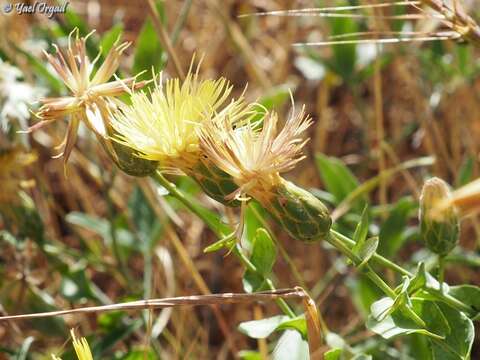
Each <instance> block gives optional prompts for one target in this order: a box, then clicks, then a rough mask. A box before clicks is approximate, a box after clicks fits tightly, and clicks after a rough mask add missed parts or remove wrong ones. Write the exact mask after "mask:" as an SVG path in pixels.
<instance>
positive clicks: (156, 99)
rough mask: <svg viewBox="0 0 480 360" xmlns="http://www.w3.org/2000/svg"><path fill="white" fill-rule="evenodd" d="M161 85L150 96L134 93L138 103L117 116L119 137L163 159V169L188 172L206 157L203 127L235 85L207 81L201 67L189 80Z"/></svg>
mask: <svg viewBox="0 0 480 360" xmlns="http://www.w3.org/2000/svg"><path fill="white" fill-rule="evenodd" d="M155 85H156V86H155V88H154V89H153V90H152V92H151V93H150V94H149V95H147V94H145V93H135V94H133V95H132V96H131V100H132V104H131V105H129V106H126V105H125V106H122V107H121V108H120V109H119V111H117V112H116V113H115V114H114V116H113V119H112V123H111V124H112V127H113V128H114V129H115V131H116V132H117V135H116V136H115V137H114V140H116V141H118V142H119V143H121V144H123V145H126V146H128V147H130V148H132V149H134V150H135V151H136V152H137V153H138V154H137V155H138V156H139V157H141V158H144V159H148V160H153V161H159V162H160V166H161V168H163V169H168V168H178V169H181V170H183V171H186V170H188V169H191V168H192V167H193V166H194V165H195V164H196V163H197V162H198V160H199V158H200V145H199V136H198V132H199V131H198V130H199V129H200V128H201V127H202V126H203V124H204V123H205V122H206V120H208V119H209V118H211V117H212V116H213V115H214V114H215V113H216V112H217V110H218V109H219V108H220V107H221V106H222V105H223V104H224V103H225V101H226V99H227V98H228V96H229V95H230V92H231V90H232V86H231V85H230V84H229V83H228V81H227V80H226V79H224V78H220V79H218V80H203V81H201V80H200V79H199V76H198V71H197V72H196V73H192V72H191V71H190V72H189V73H188V75H187V77H186V79H185V80H184V81H183V82H181V81H180V80H179V79H176V78H175V79H168V80H166V81H165V83H163V84H162V79H160V82H158V83H156V84H155ZM235 104H236V103H235V102H234V103H231V104H230V105H227V106H226V108H225V109H227V108H228V109H232V108H234V107H235ZM237 107H238V106H237ZM225 109H224V110H225Z"/></svg>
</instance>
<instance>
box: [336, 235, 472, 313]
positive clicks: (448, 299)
mask: <svg viewBox="0 0 480 360" xmlns="http://www.w3.org/2000/svg"><path fill="white" fill-rule="evenodd" d="M330 233H331V236H329V238H332V237H334V238H335V239H336V244H338V245H339V246H341V247H342V248H344V247H346V248H348V249H351V248H352V247H353V245H354V244H355V242H354V241H353V240H352V239H350V238H348V237H346V236H345V235H342V234H340V233H339V232H337V231H335V230H330ZM340 244H341V245H340ZM332 245H333V246H334V247H335V248H337V246H336V245H335V244H332ZM337 249H338V250H340V248H337ZM340 251H341V250H340ZM372 260H373V261H375V262H376V263H377V264H379V265H382V266H384V267H386V268H388V269H391V270H393V271H395V272H397V273H398V274H400V275H406V276H408V277H413V274H412V273H411V272H410V271H408V270H406V269H404V268H403V267H401V266H400V265H397V264H395V263H394V262H392V261H390V260H388V259H387V258H385V257H383V256H381V255H379V254H377V253H374V254H373V256H372ZM425 290H426V291H427V292H428V293H430V294H432V295H434V296H435V297H436V298H437V299H439V300H441V301H443V302H444V303H446V304H448V305H450V306H451V307H453V308H455V309H457V310H459V311H462V312H464V313H466V314H468V315H470V316H475V315H476V314H477V312H476V311H475V310H474V309H472V308H471V307H470V306H469V305H467V304H465V303H464V302H462V301H460V300H458V299H456V298H454V297H453V296H451V295H449V294H447V293H445V292H442V291H440V290H437V289H433V288H426V289H425Z"/></svg>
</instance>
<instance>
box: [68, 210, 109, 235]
mask: <svg viewBox="0 0 480 360" xmlns="http://www.w3.org/2000/svg"><path fill="white" fill-rule="evenodd" d="M65 219H66V220H67V222H69V223H70V224H73V225H77V226H81V227H83V228H85V229H87V230H90V231H92V232H94V233H95V234H97V235H100V236H101V237H103V238H110V225H109V224H108V221H107V220H105V219H102V218H98V217H95V216H91V215H88V214H84V213H81V212H77V211H72V212H71V213H69V214H67V216H66V218H65Z"/></svg>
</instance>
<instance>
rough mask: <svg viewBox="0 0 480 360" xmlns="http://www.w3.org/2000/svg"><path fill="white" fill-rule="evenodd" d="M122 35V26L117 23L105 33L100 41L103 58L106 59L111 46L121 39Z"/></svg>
mask: <svg viewBox="0 0 480 360" xmlns="http://www.w3.org/2000/svg"><path fill="white" fill-rule="evenodd" d="M122 33H123V24H122V23H117V24H115V25H114V26H113V27H112V28H111V29H110V30H108V31H107V32H105V33H104V34H103V36H102V39H101V40H100V47H101V49H102V54H103V57H106V55H107V54H108V52H109V51H110V49H111V48H112V46H113V44H115V42H116V41H117V40H118V39H120V38H121V36H122Z"/></svg>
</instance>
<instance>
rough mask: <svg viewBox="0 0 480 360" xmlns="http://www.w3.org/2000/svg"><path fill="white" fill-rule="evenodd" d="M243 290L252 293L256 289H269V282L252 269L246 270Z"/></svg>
mask: <svg viewBox="0 0 480 360" xmlns="http://www.w3.org/2000/svg"><path fill="white" fill-rule="evenodd" d="M242 284H243V290H245V292H247V293H252V292H256V291H262V290H267V289H268V288H267V284H266V282H265V278H264V277H263V276H262V275H260V274H258V273H256V272H252V271H250V270H247V271H245V274H243V278H242Z"/></svg>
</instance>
